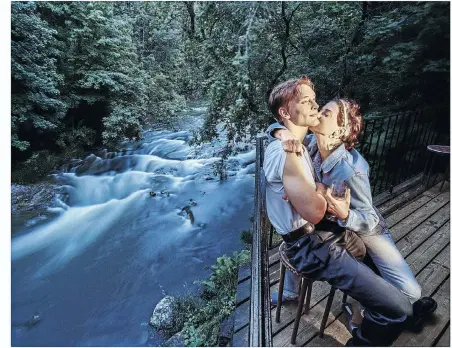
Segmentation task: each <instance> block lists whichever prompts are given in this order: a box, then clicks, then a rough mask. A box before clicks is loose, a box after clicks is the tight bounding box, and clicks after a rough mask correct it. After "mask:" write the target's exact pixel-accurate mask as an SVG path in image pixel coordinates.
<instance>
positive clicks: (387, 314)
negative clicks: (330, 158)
mask: <svg viewBox="0 0 452 348" xmlns="http://www.w3.org/2000/svg"><path fill="white" fill-rule="evenodd" d="M315 97H316V96H315V92H314V90H313V85H312V83H311V81H310V80H309V79H308V78H307V77H303V78H301V79H296V80H290V81H287V82H284V83H282V84H280V85H278V86H276V87H275V88H274V89H273V91H272V93H271V94H270V97H269V100H268V104H269V108H270V110H271V111H272V113H273V115H274V116H275V117H276V118H277V119H278V120H279V121H280V122H281V123H282V124H284V126H285V127H286V128H287V129H289V130H290V131H291V132H292V134H293V135H294V136H296V137H297V138H298V139H299V140H300V141H302V140H303V139H304V137H305V135H306V133H307V130H308V127H314V126H316V125H318V123H319V120H318V118H319V114H318V105H317V103H316V101H315ZM303 150H304V149H303ZM263 167H264V173H265V177H266V181H267V188H266V204H267V213H268V217H269V219H270V221H271V223H272V225H273V226H274V227H275V229H276V231H277V232H278V233H279V234H281V235H282V238H283V239H284V240H285V241H286V243H287V246H288V249H287V250H288V251H287V254H288V257H289V259H290V261H291V263H292V264H293V266H294V267H295V268H297V270H298V271H299V272H301V273H302V274H303V275H304V276H305V277H307V278H311V279H316V280H323V281H327V282H329V283H330V284H331V285H332V286H334V287H336V288H338V289H341V290H343V291H345V292H346V293H348V294H349V295H350V296H351V297H353V298H355V299H356V300H357V301H359V302H360V303H361V304H362V305H363V306H364V307H365V311H364V318H363V321H362V324H361V326H359V327H358V328H356V329H355V330H353V331H352V335H353V338H352V339H351V340H350V344H354V345H373V346H379V345H380V346H382V345H390V344H391V343H392V341H393V340H394V339H395V338H396V336H397V335H398V333H399V332H400V330H401V327H402V324H403V322H404V321H405V320H406V318H407V317H408V316H411V314H412V306H411V304H410V302H409V301H408V299H407V298H406V297H405V296H403V295H402V293H401V292H400V291H398V290H397V288H395V287H394V286H393V285H391V284H390V283H388V282H387V281H385V280H384V279H382V278H381V277H378V276H377V275H375V274H374V273H373V272H372V271H371V270H370V269H369V268H368V267H367V266H365V265H364V264H362V263H361V262H359V261H357V260H356V259H355V258H354V257H353V256H352V255H351V254H350V253H348V252H347V251H346V249H345V247H344V245H343V244H340V243H338V238H337V237H336V235H335V233H334V232H328V231H319V229H317V230H316V232H314V233H310V232H311V228H310V226H312V225H311V224H316V223H318V222H320V221H321V219H322V217H323V216H324V214H325V212H326V211H327V203H326V201H325V199H324V197H323V196H322V194H321V193H319V192H317V191H316V186H315V182H314V176H313V169H312V162H311V159H310V158H309V155H308V153H307V151H303V153H302V156H301V158H299V157H298V156H297V155H296V154H295V153H286V152H285V151H284V149H283V147H282V144H281V142H272V143H270V144H269V145H268V147H267V149H266V151H265V159H264V164H263ZM284 194H287V196H288V199H289V200H290V203H291V204H289V203H288V202H286V201H284V200H283V199H282V196H283V195H284ZM326 195H327V196H328V198H329V200H331V202H333V204H331V205H330V206H329V207H328V211H329V212H330V213H333V214H335V215H337V216H338V218H340V219H342V220H344V219H346V218H347V214H348V205H349V203H350V192H349V191H348V192H347V195H346V199H345V200H342V201H339V200H337V201H336V200H334V199H333V198H332V197H331V191H330V190H329V189H328V190H327V191H326ZM344 212H346V213H344ZM292 289H293V288H292Z"/></svg>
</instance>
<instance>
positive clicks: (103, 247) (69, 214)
mask: <svg viewBox="0 0 452 348" xmlns="http://www.w3.org/2000/svg"><path fill="white" fill-rule="evenodd" d="M205 111H206V108H205V107H198V108H191V109H190V110H189V111H188V112H187V114H186V115H185V117H184V118H183V119H184V123H182V124H181V125H180V127H179V129H178V130H175V131H168V130H153V129H151V130H149V131H147V132H145V134H144V138H143V140H141V141H139V142H127V143H124V144H123V147H122V149H121V151H119V152H117V153H115V152H107V151H106V150H104V151H100V152H98V153H93V154H90V155H89V156H87V157H86V158H85V159H84V160H83V161H79V162H77V164H76V165H73V166H68V168H67V170H65V171H63V172H61V173H59V174H55V175H54V179H55V181H56V182H57V183H58V184H59V185H61V186H62V187H63V188H64V190H65V191H66V192H67V195H68V200H67V201H66V202H63V201H61V200H57V201H56V202H54V205H53V206H52V207H51V208H49V214H50V215H51V216H52V217H51V218H49V219H46V220H45V221H46V222H45V223H43V224H40V225H37V226H34V225H31V226H30V225H27V224H26V222H24V226H23V227H22V228H21V229H20V233H17V234H14V236H13V237H12V242H11V243H12V245H11V254H12V260H11V262H12V264H11V267H12V269H11V271H12V272H11V278H12V279H11V281H12V289H11V294H12V298H11V303H12V329H11V330H12V332H11V334H12V345H13V346H147V345H158V344H160V343H162V342H161V337H159V336H158V335H156V334H153V333H152V330H151V332H149V327H148V325H147V322H148V320H149V318H150V316H151V314H152V311H153V309H154V307H155V305H156V304H157V302H158V301H159V300H160V299H161V298H162V297H163V296H164V295H166V294H167V295H186V294H189V293H194V292H196V291H197V286H196V285H194V284H193V281H194V280H197V279H202V278H204V277H206V276H208V274H209V270H208V266H210V265H212V264H213V263H215V260H216V258H217V257H218V256H221V255H223V254H225V253H232V252H233V251H235V250H240V249H242V248H243V243H242V242H241V241H240V232H241V231H242V230H247V229H249V228H250V227H251V224H250V217H251V215H252V205H253V204H252V203H253V190H254V156H255V155H254V153H255V150H254V146H252V145H250V144H245V143H244V144H239V145H237V146H236V148H235V150H236V151H235V155H233V156H230V157H229V158H227V159H226V170H227V173H228V178H227V179H226V180H223V181H220V180H219V179H218V177H217V176H216V175H215V164H216V163H217V162H218V161H219V160H220V158H219V157H218V153H219V152H220V150H221V148H222V146H224V142H225V140H224V137H223V138H222V137H220V139H219V140H216V141H214V142H212V143H209V144H202V145H198V146H195V145H189V140H190V139H191V137H192V135H193V131H195V130H196V129H197V128H198V127H200V126H201V124H202V118H203V115H204V113H205ZM220 128H221V127H220ZM186 206H189V207H190V209H191V211H192V212H193V215H194V221H193V223H192V222H191V221H190V219H189V218H188V217H187V216H186V214H185V212H184V211H183V208H184V207H186ZM30 323H31V324H30Z"/></svg>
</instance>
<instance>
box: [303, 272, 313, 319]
mask: <svg viewBox="0 0 452 348" xmlns="http://www.w3.org/2000/svg"><path fill="white" fill-rule="evenodd" d="M313 282H314V281H312V280H311V279H309V283H308V292H307V293H306V300H305V305H304V314H308V313H309V307H311V292H312V283H313Z"/></svg>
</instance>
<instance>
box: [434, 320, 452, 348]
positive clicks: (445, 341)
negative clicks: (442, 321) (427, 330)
mask: <svg viewBox="0 0 452 348" xmlns="http://www.w3.org/2000/svg"><path fill="white" fill-rule="evenodd" d="M435 347H450V323H449V325H448V327H447V329H446V331H444V333H443V334H442V336H441V338H440V339H439V341H438V342H436V344H435Z"/></svg>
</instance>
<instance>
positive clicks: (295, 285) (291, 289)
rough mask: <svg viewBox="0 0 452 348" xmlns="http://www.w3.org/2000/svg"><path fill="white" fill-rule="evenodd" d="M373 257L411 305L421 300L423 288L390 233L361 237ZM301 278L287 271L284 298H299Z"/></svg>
mask: <svg viewBox="0 0 452 348" xmlns="http://www.w3.org/2000/svg"><path fill="white" fill-rule="evenodd" d="M361 239H362V240H363V242H364V244H365V245H366V249H367V253H368V255H369V256H370V257H371V259H372V261H373V263H374V264H375V266H376V268H377V269H378V271H379V272H380V275H381V276H382V277H383V279H385V280H387V281H388V282H389V283H391V284H392V285H394V286H395V287H396V288H397V289H399V290H400V291H401V292H402V293H403V294H405V295H406V296H407V297H408V299H409V300H410V302H411V303H414V302H416V301H417V300H418V299H420V298H421V291H422V289H421V286H420V285H419V283H418V282H417V280H416V278H415V276H414V274H413V272H412V271H411V269H410V266H408V264H407V263H406V261H405V259H404V258H403V256H402V255H401V254H400V252H399V250H398V249H397V246H396V245H395V243H394V241H393V240H392V237H391V234H390V233H389V231H386V232H385V233H384V234H378V235H372V236H361ZM299 283H300V278H299V277H297V276H295V275H294V274H293V273H292V272H289V271H286V277H285V282H284V296H286V297H292V298H293V297H298V290H299Z"/></svg>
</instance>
